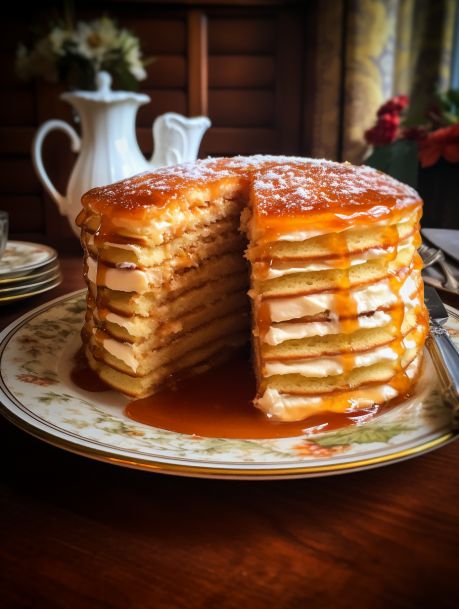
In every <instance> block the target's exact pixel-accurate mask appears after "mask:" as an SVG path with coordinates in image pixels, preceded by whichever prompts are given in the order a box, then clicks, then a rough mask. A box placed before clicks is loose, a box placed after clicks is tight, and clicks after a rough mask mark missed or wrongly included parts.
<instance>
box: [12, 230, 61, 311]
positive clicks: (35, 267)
mask: <svg viewBox="0 0 459 609" xmlns="http://www.w3.org/2000/svg"><path fill="white" fill-rule="evenodd" d="M61 281H62V276H61V272H60V269H59V261H58V259H57V252H56V250H54V249H53V248H52V247H48V246H47V245H42V244H40V243H29V242H27V241H8V243H7V244H6V248H5V251H4V252H3V255H2V257H1V258H0V304H8V303H10V302H14V301H16V300H21V299H22V298H28V297H29V296H34V295H35V294H41V293H42V292H47V291H48V290H51V289H53V288H55V287H56V286H58V285H59V284H60V283H61Z"/></svg>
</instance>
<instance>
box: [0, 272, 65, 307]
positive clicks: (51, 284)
mask: <svg viewBox="0 0 459 609" xmlns="http://www.w3.org/2000/svg"><path fill="white" fill-rule="evenodd" d="M61 282H62V275H61V274H60V273H59V274H58V275H56V276H55V277H54V278H52V279H50V280H48V281H45V282H43V283H42V284H41V285H40V286H26V287H23V288H21V290H20V291H19V292H15V293H11V292H9V293H8V295H6V294H4V293H3V292H2V293H1V294H0V306H1V305H7V304H11V303H12V302H17V301H18V300H23V299H24V298H30V297H31V296H37V295H38V294H43V293H44V292H48V291H49V290H52V289H54V288H57V286H58V285H60V283H61Z"/></svg>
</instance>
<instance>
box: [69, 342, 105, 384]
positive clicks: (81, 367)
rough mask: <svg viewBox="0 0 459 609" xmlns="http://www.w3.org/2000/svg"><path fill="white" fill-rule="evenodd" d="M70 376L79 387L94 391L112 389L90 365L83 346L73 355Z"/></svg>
mask: <svg viewBox="0 0 459 609" xmlns="http://www.w3.org/2000/svg"><path fill="white" fill-rule="evenodd" d="M70 378H71V379H72V382H73V383H74V384H75V385H76V386H77V387H79V388H80V389H84V390H85V391H91V392H94V393H99V392H102V391H110V387H109V386H108V385H107V384H106V383H104V381H102V380H101V379H100V378H99V377H98V376H97V374H96V373H95V372H93V370H91V368H90V367H89V365H88V361H87V359H86V356H85V354H84V350H83V348H80V349H78V351H77V352H76V353H75V355H74V356H73V366H72V370H71V372H70Z"/></svg>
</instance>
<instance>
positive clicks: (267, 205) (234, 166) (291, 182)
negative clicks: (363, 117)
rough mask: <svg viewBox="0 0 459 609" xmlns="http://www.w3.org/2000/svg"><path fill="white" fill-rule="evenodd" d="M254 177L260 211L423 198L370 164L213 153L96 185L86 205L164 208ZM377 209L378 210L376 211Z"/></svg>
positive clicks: (382, 207)
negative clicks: (197, 193)
mask: <svg viewBox="0 0 459 609" xmlns="http://www.w3.org/2000/svg"><path fill="white" fill-rule="evenodd" d="M234 178H236V179H240V178H245V179H246V180H249V181H250V184H251V189H252V192H253V194H254V197H255V205H256V207H257V213H258V214H259V215H260V216H291V215H294V216H297V215H302V214H305V213H307V214H310V213H311V212H327V211H328V212H331V213H334V214H337V215H338V214H340V213H342V212H344V211H345V213H355V212H357V213H358V212H359V211H360V210H362V211H363V210H364V209H368V207H371V208H372V209H374V211H375V214H374V215H375V216H376V215H379V216H384V215H385V214H386V213H389V212H390V210H391V209H392V208H400V209H401V208H403V207H406V206H409V205H413V204H415V203H416V202H417V201H419V199H420V198H419V195H418V194H417V193H416V191H415V190H413V189H412V188H410V187H408V186H406V185H404V184H401V183H400V182H398V181H397V180H395V179H393V178H391V177H389V176H387V175H385V174H383V173H381V172H379V171H377V170H375V169H372V168H371V167H366V166H360V167H355V166H353V165H350V164H349V163H335V162H333V161H326V160H323V159H306V158H301V157H288V156H269V155H255V156H249V157H243V156H236V157H232V158H208V159H204V160H199V161H196V162H194V163H184V164H181V165H176V166H172V167H164V168H160V169H156V170H154V171H148V172H144V173H141V174H139V175H136V176H134V177H132V178H128V179H125V180H122V181H120V182H117V183H115V184H111V185H109V186H104V187H101V188H95V189H93V190H91V191H89V192H88V193H86V195H84V196H83V199H82V201H83V205H84V206H85V207H87V208H92V209H99V210H103V209H106V206H107V205H108V206H110V207H111V208H117V209H125V210H129V209H133V208H146V209H147V208H158V207H159V208H164V207H167V205H168V204H169V202H172V201H174V200H177V199H178V198H181V197H182V198H183V197H185V198H186V197H187V193H189V191H190V189H202V188H206V187H208V186H210V185H213V184H217V183H219V182H220V181H224V180H225V179H234ZM376 212H377V213H376Z"/></svg>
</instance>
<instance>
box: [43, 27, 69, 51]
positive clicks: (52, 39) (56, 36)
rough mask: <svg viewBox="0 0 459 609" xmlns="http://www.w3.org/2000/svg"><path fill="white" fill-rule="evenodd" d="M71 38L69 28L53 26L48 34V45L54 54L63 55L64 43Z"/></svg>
mask: <svg viewBox="0 0 459 609" xmlns="http://www.w3.org/2000/svg"><path fill="white" fill-rule="evenodd" d="M72 38H73V36H72V32H69V30H63V29H62V28H60V27H53V29H52V30H51V31H50V33H49V34H48V41H49V44H50V47H51V49H52V51H53V52H54V53H56V55H64V54H65V52H66V50H65V48H64V45H65V43H66V42H69V41H71V40H72Z"/></svg>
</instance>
